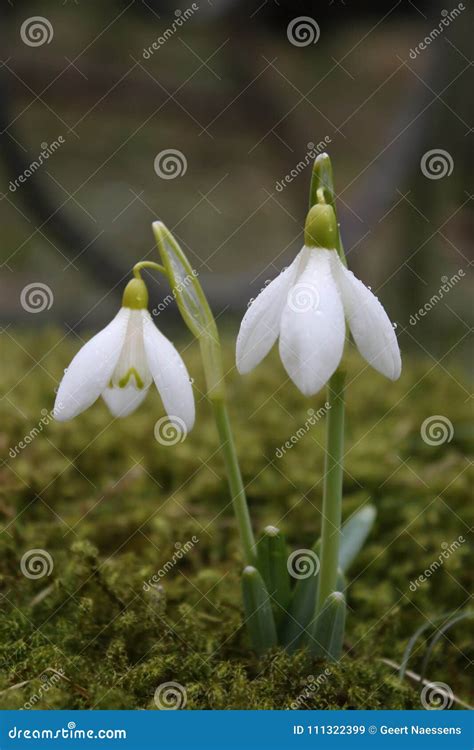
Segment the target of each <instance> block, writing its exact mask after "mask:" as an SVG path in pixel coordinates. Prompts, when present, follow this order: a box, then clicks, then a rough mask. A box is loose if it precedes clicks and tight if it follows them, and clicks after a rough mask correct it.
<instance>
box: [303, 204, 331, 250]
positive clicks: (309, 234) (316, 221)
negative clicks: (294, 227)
mask: <svg viewBox="0 0 474 750" xmlns="http://www.w3.org/2000/svg"><path fill="white" fill-rule="evenodd" d="M337 238H338V231H337V222H336V215H335V213H334V209H333V208H332V206H329V205H327V204H326V203H316V205H314V206H313V207H312V208H311V209H310V210H309V212H308V215H307V217H306V222H305V227H304V244H305V245H306V247H323V248H327V249H328V250H332V249H333V248H336V247H337Z"/></svg>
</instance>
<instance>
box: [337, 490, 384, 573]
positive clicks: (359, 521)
mask: <svg viewBox="0 0 474 750" xmlns="http://www.w3.org/2000/svg"><path fill="white" fill-rule="evenodd" d="M376 513H377V511H376V510H375V507H374V506H373V505H364V507H363V508H361V509H360V510H358V511H357V513H354V515H353V516H352V518H349V520H348V521H346V523H345V524H343V526H342V529H341V544H340V548H339V567H340V568H341V570H342V571H343V572H344V573H345V572H346V570H347V569H348V568H349V566H350V565H351V564H352V562H353V561H354V559H355V558H356V556H357V555H358V554H359V552H360V551H361V549H362V547H363V546H364V542H365V540H366V539H367V537H368V535H369V532H370V530H371V528H372V526H373V524H374V521H375V516H376Z"/></svg>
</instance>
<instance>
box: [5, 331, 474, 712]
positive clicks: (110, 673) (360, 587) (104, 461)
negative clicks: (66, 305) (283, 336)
mask: <svg viewBox="0 0 474 750" xmlns="http://www.w3.org/2000/svg"><path fill="white" fill-rule="evenodd" d="M10 334H11V335H10ZM61 337H62V334H61V333H60V332H59V331H50V332H44V333H41V334H38V333H35V334H32V333H31V334H28V333H22V334H20V333H18V332H17V331H13V332H12V331H11V329H10V330H9V332H8V334H7V336H6V337H5V338H6V339H7V341H5V343H4V352H3V353H4V357H3V360H4V361H5V363H6V364H5V367H4V368H3V369H2V374H1V380H2V382H1V392H2V394H5V393H6V394H7V396H6V397H5V398H3V399H2V414H1V422H0V425H1V426H0V441H1V444H2V454H3V456H4V458H5V463H4V464H3V466H2V467H1V469H0V486H1V496H0V515H1V521H2V524H3V532H2V534H1V536H0V543H1V547H0V554H1V570H2V575H1V581H0V583H1V592H2V595H3V596H2V600H1V610H0V630H1V642H2V647H1V649H2V651H1V668H2V670H1V683H0V691H2V692H1V695H0V705H1V707H2V708H21V707H22V706H24V705H25V703H26V702H27V701H30V702H31V699H32V696H34V695H38V694H39V695H40V699H39V700H38V701H37V702H35V700H36V699H33V701H34V702H35V706H36V707H37V708H73V709H78V708H107V709H110V708H155V703H154V701H153V696H154V692H155V689H156V688H157V687H158V686H159V685H160V684H162V683H164V682H168V681H174V682H178V683H180V684H181V685H183V686H184V687H185V689H186V692H187V707H188V708H192V709H195V708H210V709H223V708H226V709H230V708H263V709H270V708H286V707H289V706H290V705H291V704H292V702H294V701H295V700H297V698H298V696H300V695H301V694H302V693H305V695H306V697H305V699H304V703H302V704H301V707H303V708H304V707H307V708H373V709H377V708H392V709H394V708H420V707H421V705H420V697H419V692H420V691H419V688H417V687H416V686H415V687H413V686H412V684H411V683H408V682H405V683H404V684H400V683H399V682H398V680H397V679H396V676H395V674H394V672H393V671H392V670H391V669H390V667H388V666H386V665H385V664H384V663H383V662H382V661H381V659H383V658H388V659H392V660H394V661H397V662H399V661H400V659H401V656H402V653H403V649H404V647H405V645H406V642H407V640H408V638H409V637H410V635H411V634H412V633H413V632H414V631H415V630H416V629H417V628H418V627H419V626H420V625H423V624H424V623H425V622H426V621H427V619H432V618H434V617H435V616H436V615H439V614H441V613H443V612H445V611H450V610H457V609H459V610H460V611H461V610H462V609H464V608H466V607H467V604H468V603H467V598H468V593H467V591H468V589H469V584H470V580H469V577H470V574H469V567H468V564H467V544H465V545H462V547H461V548H460V549H459V550H458V551H457V552H455V553H453V554H452V555H451V556H450V557H449V559H448V560H447V561H446V562H445V563H444V565H443V567H442V568H441V569H439V570H438V571H437V572H436V573H435V574H434V575H433V576H432V577H431V578H430V579H429V580H428V581H427V582H425V583H424V584H422V585H421V586H420V587H419V588H418V589H417V590H416V591H415V592H413V591H411V590H410V587H409V585H410V581H412V580H414V579H416V578H417V577H418V576H419V575H420V574H421V573H422V572H423V570H424V569H425V568H428V567H429V565H430V564H431V563H432V562H433V560H435V559H437V558H438V556H439V554H440V552H441V551H442V549H443V548H442V545H443V543H448V544H449V543H451V542H452V541H454V540H455V539H457V538H458V537H459V536H460V535H463V536H464V538H465V539H467V538H468V526H469V525H471V524H472V520H471V519H470V517H469V514H470V513H471V512H472V504H470V502H469V501H470V493H469V481H470V479H469V470H468V465H467V461H466V454H467V452H468V449H469V446H468V440H469V432H468V424H467V420H468V416H469V414H468V406H467V401H466V392H465V390H464V385H463V376H462V375H461V374H460V373H457V374H455V377H453V376H452V375H449V374H447V373H446V371H444V370H443V369H442V368H441V367H434V368H433V364H432V362H428V361H426V362H418V363H416V362H410V361H406V362H405V369H404V374H403V376H402V378H401V380H400V381H399V382H398V383H396V384H393V385H392V384H389V383H388V382H387V381H385V380H384V379H383V378H382V377H381V376H378V375H377V374H376V373H373V372H371V371H369V370H368V369H367V370H365V371H364V372H363V373H362V369H363V366H362V364H361V361H360V360H359V359H358V358H356V357H354V359H353V360H351V362H350V379H353V383H352V385H351V386H350V391H349V396H348V406H347V448H348V455H347V459H346V468H347V473H346V479H345V499H344V517H346V518H347V517H348V516H350V514H351V513H352V512H354V510H356V509H357V508H358V507H360V506H362V505H363V504H364V503H366V502H367V501H369V500H370V501H371V502H373V503H374V504H375V505H376V506H377V509H378V517H377V521H376V525H375V528H374V530H373V532H372V534H371V536H370V538H369V540H368V542H367V544H366V546H365V547H364V550H363V552H362V553H361V555H360V556H359V558H358V559H357V561H356V563H355V564H354V566H353V568H352V569H351V571H350V576H349V577H350V579H351V580H352V584H351V586H350V589H349V593H348V603H349V607H350V610H349V616H348V627H347V636H346V643H345V655H344V657H343V659H342V661H341V663H340V664H339V665H337V666H334V665H332V666H330V668H329V669H330V674H329V675H327V679H323V680H320V681H319V685H318V686H317V688H316V689H314V690H311V689H310V690H307V688H308V684H311V678H310V681H309V683H308V677H309V676H310V675H314V676H315V677H318V676H319V675H320V674H321V673H322V672H323V670H324V669H325V668H326V665H325V664H323V663H321V662H311V661H310V660H309V659H308V657H307V656H306V654H304V653H299V654H296V655H294V656H292V657H288V656H287V655H285V654H284V653H281V652H274V653H272V654H270V655H268V657H267V658H265V659H263V660H262V661H260V662H259V661H258V660H257V659H256V658H255V657H254V656H253V655H252V653H251V651H250V649H249V645H248V641H247V636H246V633H245V630H244V628H243V627H242V611H241V605H240V582H239V573H240V567H241V565H240V553H239V548H238V543H237V536H236V529H235V525H234V521H233V516H232V514H231V511H230V508H229V505H228V494H227V488H226V485H225V480H224V475H223V464H222V460H221V457H220V456H219V454H218V452H217V447H218V446H217V442H216V434H215V429H214V424H213V422H212V420H211V417H210V412H209V409H208V406H207V404H206V402H205V401H204V400H203V399H202V398H201V399H200V401H199V403H198V414H197V422H196V427H195V429H194V430H193V432H192V433H191V434H190V435H189V436H188V438H187V439H186V441H185V442H184V443H182V444H179V445H177V446H176V447H174V448H169V447H163V446H161V445H160V444H159V443H157V442H156V440H155V439H154V436H153V427H154V424H155V422H156V420H157V419H158V418H159V417H160V416H161V415H162V411H161V407H160V403H159V399H158V397H157V395H156V394H153V395H151V396H150V397H149V399H148V400H147V402H146V405H145V406H142V408H141V409H140V410H139V412H138V413H137V414H136V415H134V416H132V417H130V418H128V419H126V420H122V421H112V420H111V419H110V416H109V415H108V413H107V411H106V409H105V406H104V405H103V404H102V403H97V404H96V405H95V406H94V407H92V408H91V409H89V410H88V411H87V412H86V413H84V414H83V415H82V416H80V417H79V418H77V419H75V420H74V421H72V422H69V423H66V424H56V423H51V424H48V425H47V426H46V427H45V428H44V430H43V432H42V433H41V434H40V435H38V436H37V437H36V438H35V439H34V440H33V441H32V442H31V444H30V445H29V446H28V447H26V448H25V449H24V450H21V451H20V453H19V454H18V455H17V456H15V457H14V458H12V457H11V456H9V451H10V450H11V448H12V447H14V446H15V445H17V444H18V442H19V441H20V440H22V439H24V436H25V435H26V434H27V433H29V432H30V430H32V429H33V428H34V427H35V425H37V424H38V421H39V419H40V418H41V410H42V409H46V410H49V409H51V407H52V404H53V397H54V392H53V389H54V386H55V382H57V380H58V379H59V377H60V374H61V373H62V370H63V368H64V367H65V366H66V365H67V364H68V362H69V360H70V358H71V356H72V354H73V353H74V352H75V351H76V350H77V348H78V343H79V342H78V341H77V340H76V339H74V337H72V336H70V337H68V338H67V339H65V340H63V341H62V342H61V343H59V342H60V340H61ZM229 342H230V340H229ZM56 344H58V345H57V346H55V345H56ZM53 347H55V348H53ZM51 349H52V351H50V350H51ZM42 357H43V359H42V360H41V363H40V364H39V365H37V364H35V360H36V361H39V360H40V359H41V358H42ZM185 358H186V361H187V364H188V367H189V369H190V372H191V374H192V375H193V377H195V380H196V383H195V385H196V393H197V396H198V399H199V393H200V390H202V388H203V384H202V377H201V367H200V362H199V354H198V350H197V348H196V346H195V345H194V344H193V345H191V346H189V347H188V348H187V349H186V352H185ZM226 360H227V365H228V367H229V369H230V368H231V366H232V348H231V344H230V343H228V344H226ZM445 364H446V363H445ZM282 382H283V370H282V368H281V365H280V364H279V362H278V359H277V356H276V355H275V354H272V355H271V357H270V358H269V359H268V360H267V361H266V362H265V364H264V365H262V366H261V367H260V368H259V369H257V371H256V372H255V373H254V374H252V375H251V376H248V377H247V378H246V379H241V378H240V377H239V376H238V375H237V374H236V372H235V370H232V372H231V373H230V376H229V397H230V405H231V414H232V418H233V424H234V425H235V432H236V439H237V443H238V448H239V453H240V455H241V463H242V469H243V474H244V479H245V482H246V484H247V486H248V496H249V502H250V505H251V509H252V515H253V518H254V521H255V524H256V527H257V528H260V529H261V528H262V527H263V526H264V525H266V524H268V523H274V524H278V525H280V526H281V528H283V529H284V531H285V532H286V534H287V537H288V540H289V543H290V545H291V547H292V548H301V547H310V546H311V545H312V543H313V541H314V540H315V538H316V537H317V535H318V534H319V529H320V508H321V489H322V483H321V476H322V466H323V463H322V462H323V454H322V449H321V447H320V446H321V445H322V444H323V437H324V420H322V421H321V422H320V423H318V424H316V425H315V426H314V427H312V428H311V429H310V431H309V432H308V433H307V434H306V435H305V436H304V437H302V438H301V440H300V441H299V442H298V443H297V445H295V446H294V447H293V448H292V449H291V450H289V451H288V452H287V453H286V454H285V455H284V456H283V458H281V459H277V458H276V457H275V451H276V450H277V448H279V447H280V446H281V445H282V444H284V442H285V441H286V440H288V438H290V437H291V435H292V434H294V433H295V431H296V430H297V429H298V428H299V427H301V426H302V425H304V423H305V420H306V419H307V412H306V410H307V409H308V408H309V407H312V408H314V409H316V410H317V409H318V408H319V407H320V406H322V404H323V403H324V394H320V395H319V396H317V397H316V398H315V399H314V400H313V402H312V403H309V402H308V401H306V400H305V399H303V398H302V397H301V396H300V395H299V394H298V392H297V391H296V389H295V388H294V387H293V386H292V385H291V384H288V383H287V384H284V385H281V383H282ZM433 414H441V415H443V416H445V417H447V418H448V419H449V420H450V421H451V422H452V424H453V427H454V436H453V438H452V440H451V441H450V442H447V443H445V444H443V445H440V446H429V445H427V444H426V443H424V442H423V440H422V439H421V437H420V426H421V424H422V422H423V420H424V419H425V418H427V417H429V416H431V415H433ZM193 535H194V536H195V537H197V538H198V539H199V542H197V543H196V544H195V545H194V546H193V547H192V549H191V550H190V551H189V552H187V554H185V555H184V556H183V558H182V559H181V560H180V561H178V562H177V563H176V565H174V566H172V567H171V569H170V570H169V571H168V572H167V573H166V574H165V575H164V576H163V577H162V578H161V582H160V586H159V587H158V588H154V589H152V590H151V591H145V590H144V588H143V583H144V582H146V581H147V580H148V579H150V577H151V576H153V575H156V574H157V573H158V571H159V570H160V569H161V568H162V567H163V565H165V564H166V562H167V561H170V560H173V559H176V554H175V553H176V550H177V546H179V544H181V545H184V544H186V542H187V541H188V540H190V539H191V538H192V537H193ZM32 548H42V549H44V550H47V551H48V553H49V554H50V555H51V557H52V559H53V561H54V569H53V571H52V573H51V575H50V576H49V577H43V578H40V579H37V580H32V579H28V578H26V577H25V576H24V575H22V573H21V571H20V560H21V557H22V555H23V554H24V553H25V552H26V551H28V550H30V549H32ZM173 555H175V558H173ZM422 656H423V648H420V649H418V650H417V651H416V653H415V655H414V658H413V660H412V662H411V665H410V666H411V667H412V668H414V669H415V670H416V669H418V668H419V667H420V663H421V659H422ZM472 656H473V654H472V646H471V645H470V642H469V638H468V627H467V626H466V625H465V624H462V625H459V626H458V627H457V628H455V629H453V630H452V631H451V632H450V634H449V639H443V640H442V642H441V643H440V644H439V646H438V647H437V649H436V651H435V657H434V659H433V661H432V663H431V665H430V670H429V677H430V679H432V680H440V681H443V682H445V683H447V684H448V685H450V687H451V688H452V689H453V691H454V692H455V693H456V695H458V696H459V697H460V698H462V699H464V700H469V695H468V685H469V675H468V671H467V667H468V663H469V660H472ZM53 669H54V670H57V671H59V672H62V673H63V674H64V678H62V679H58V680H54V685H51V686H49V685H48V688H49V689H47V690H45V689H44V685H45V684H46V683H45V682H44V680H45V679H46V677H44V676H43V678H41V675H42V674H43V673H44V671H45V670H47V672H46V675H47V676H51V675H52V674H53V673H52V672H51V670H53ZM22 683H24V684H22ZM42 686H43V687H42ZM305 691H306V692H305Z"/></svg>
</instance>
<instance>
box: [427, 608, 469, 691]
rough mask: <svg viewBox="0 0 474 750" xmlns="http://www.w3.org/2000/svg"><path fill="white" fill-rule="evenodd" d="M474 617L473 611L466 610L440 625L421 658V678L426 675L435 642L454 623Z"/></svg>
mask: <svg viewBox="0 0 474 750" xmlns="http://www.w3.org/2000/svg"><path fill="white" fill-rule="evenodd" d="M473 617H474V612H472V611H470V610H468V611H467V612H462V613H461V614H460V615H458V616H457V617H453V618H452V619H451V620H448V622H446V623H444V625H442V627H441V628H440V629H439V630H438V631H437V633H436V635H434V636H433V638H432V639H431V641H430V644H429V646H428V650H427V652H426V654H425V656H424V658H423V664H422V665H421V670H420V671H421V679H423V678H424V677H425V675H426V670H427V668H428V664H429V662H430V659H431V655H432V653H433V650H434V647H435V646H436V644H437V643H438V642H439V641H440V640H441V638H443V636H444V634H445V633H447V631H448V630H451V628H453V627H454V626H455V625H457V623H458V622H462V621H463V620H470V619H472V618H473Z"/></svg>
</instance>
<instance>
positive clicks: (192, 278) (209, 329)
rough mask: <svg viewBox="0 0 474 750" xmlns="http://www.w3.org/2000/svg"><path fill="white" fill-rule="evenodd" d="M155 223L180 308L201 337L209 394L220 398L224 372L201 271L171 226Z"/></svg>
mask: <svg viewBox="0 0 474 750" xmlns="http://www.w3.org/2000/svg"><path fill="white" fill-rule="evenodd" d="M152 227H153V233H154V235H155V240H156V244H157V246H158V251H159V253H160V257H161V260H162V261H163V265H164V267H165V269H166V274H167V276H168V279H169V282H170V284H171V291H172V293H173V296H174V297H175V299H176V302H177V304H178V308H179V311H180V313H181V315H182V317H183V320H184V322H185V323H186V325H187V326H188V328H189V330H190V331H191V333H192V334H193V335H194V336H195V337H196V338H197V339H198V341H199V344H200V347H201V353H202V360H203V365H204V371H205V376H206V384H207V391H208V395H209V396H210V397H216V398H217V397H219V396H222V392H223V382H224V376H223V371H222V358H221V350H220V340H219V333H218V330H217V326H216V321H215V319H214V315H213V314H212V310H211V308H210V307H209V303H208V301H207V298H206V295H205V294H204V290H203V288H202V286H201V283H200V282H199V279H198V278H197V272H196V271H195V270H194V269H193V268H192V266H191V264H190V262H189V260H188V259H187V257H186V255H185V254H184V252H183V251H182V249H181V247H180V246H179V244H178V243H177V241H176V240H175V238H174V237H173V235H172V234H171V232H170V231H169V229H167V227H166V226H165V225H164V224H163V222H161V221H154V222H153V225H152Z"/></svg>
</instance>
